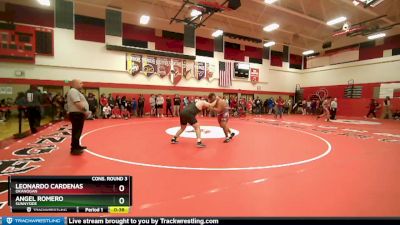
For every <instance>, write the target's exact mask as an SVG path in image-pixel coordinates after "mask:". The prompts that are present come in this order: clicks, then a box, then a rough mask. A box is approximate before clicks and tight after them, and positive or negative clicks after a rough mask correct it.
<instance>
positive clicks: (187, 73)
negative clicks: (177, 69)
mask: <svg viewBox="0 0 400 225" xmlns="http://www.w3.org/2000/svg"><path fill="white" fill-rule="evenodd" d="M194 65H195V63H194V61H192V60H184V61H183V78H185V79H186V80H189V79H191V78H193V77H194V72H195V66H194Z"/></svg>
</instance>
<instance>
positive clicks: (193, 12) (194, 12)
mask: <svg viewBox="0 0 400 225" xmlns="http://www.w3.org/2000/svg"><path fill="white" fill-rule="evenodd" d="M201 14H202V13H201V12H200V11H199V10H197V9H193V10H192V11H191V12H190V16H191V17H198V16H200V15H201Z"/></svg>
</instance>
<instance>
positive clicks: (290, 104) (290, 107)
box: [286, 98, 293, 115]
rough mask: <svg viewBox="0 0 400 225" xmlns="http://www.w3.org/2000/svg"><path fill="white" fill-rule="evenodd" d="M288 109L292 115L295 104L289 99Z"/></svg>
mask: <svg viewBox="0 0 400 225" xmlns="http://www.w3.org/2000/svg"><path fill="white" fill-rule="evenodd" d="M286 105H287V108H288V111H287V112H288V115H290V114H292V107H293V102H292V99H291V98H289V100H288V101H287V102H286Z"/></svg>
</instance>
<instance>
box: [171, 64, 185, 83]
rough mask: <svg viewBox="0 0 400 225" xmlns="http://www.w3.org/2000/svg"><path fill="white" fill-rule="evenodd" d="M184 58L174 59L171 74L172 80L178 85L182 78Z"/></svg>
mask: <svg viewBox="0 0 400 225" xmlns="http://www.w3.org/2000/svg"><path fill="white" fill-rule="evenodd" d="M182 73H183V68H182V60H181V59H172V70H171V75H170V80H171V82H172V84H174V85H177V84H178V83H179V81H181V79H182Z"/></svg>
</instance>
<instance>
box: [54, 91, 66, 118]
mask: <svg viewBox="0 0 400 225" xmlns="http://www.w3.org/2000/svg"><path fill="white" fill-rule="evenodd" d="M52 104H53V109H54V117H55V118H54V119H55V120H60V119H61V120H63V119H64V116H63V109H64V99H63V97H62V96H61V95H59V94H56V96H54V97H53V102H52Z"/></svg>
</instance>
